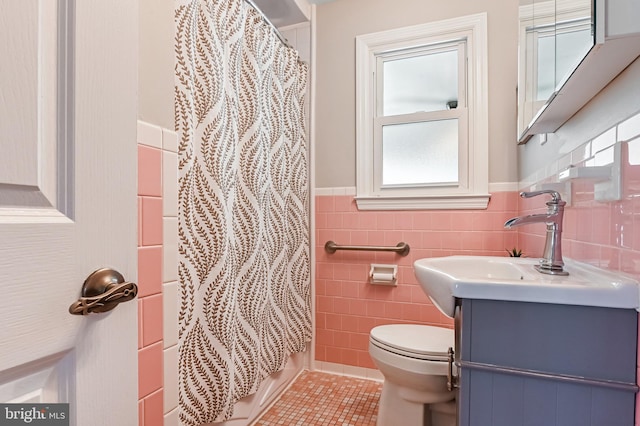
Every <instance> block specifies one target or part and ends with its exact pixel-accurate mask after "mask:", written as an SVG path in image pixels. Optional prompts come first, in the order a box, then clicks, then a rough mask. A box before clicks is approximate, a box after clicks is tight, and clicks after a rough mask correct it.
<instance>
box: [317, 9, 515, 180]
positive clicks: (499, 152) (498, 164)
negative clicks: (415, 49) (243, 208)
mask: <svg viewBox="0 0 640 426" xmlns="http://www.w3.org/2000/svg"><path fill="white" fill-rule="evenodd" d="M480 12H487V16H488V31H489V34H488V44H489V182H517V180H518V171H517V161H516V156H517V154H516V153H517V149H516V137H515V135H516V84H517V30H518V28H517V16H518V2H516V1H513V0H475V1H468V0H449V1H446V2H442V1H437V0H375V1H371V0H339V1H334V2H330V3H325V4H321V5H318V6H317V9H316V17H317V24H316V37H317V41H316V44H317V50H316V109H315V112H316V146H315V150H316V187H318V188H330V187H345V186H347V187H348V186H355V184H356V171H355V161H356V159H355V151H356V148H355V146H356V134H355V105H356V104H355V102H356V99H355V37H356V36H357V35H360V34H367V33H373V32H377V31H383V30H388V29H393V28H399V27H403V26H409V25H417V24H421V23H425V22H431V21H438V20H442V19H448V18H453V17H458V16H464V15H471V14H474V13H480Z"/></svg>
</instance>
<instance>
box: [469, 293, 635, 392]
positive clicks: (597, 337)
mask: <svg viewBox="0 0 640 426" xmlns="http://www.w3.org/2000/svg"><path fill="white" fill-rule="evenodd" d="M462 310H463V315H464V318H465V321H464V322H463V331H462V333H463V339H464V335H465V333H466V334H468V335H469V336H471V339H470V340H471V341H472V342H473V344H467V345H462V348H461V349H462V353H461V356H462V359H464V360H465V361H473V362H479V363H487V364H494V365H500V366H505V367H513V368H521V369H527V370H535V371H543V372H548V373H554V374H567V375H575V376H580V377H587V378H597V379H605V380H615V381H621V382H627V383H635V372H636V349H637V344H636V341H637V336H638V329H637V326H638V321H637V313H636V312H635V311H634V310H628V309H608V308H597V307H586V306H568V305H553V304H542V303H524V302H504V301H493V300H465V301H464V303H463V309H462ZM470 314H471V315H472V316H473V318H472V320H470V321H467V319H471V317H470ZM612 360H615V362H612Z"/></svg>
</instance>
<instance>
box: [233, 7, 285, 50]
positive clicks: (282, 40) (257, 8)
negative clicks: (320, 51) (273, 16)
mask: <svg viewBox="0 0 640 426" xmlns="http://www.w3.org/2000/svg"><path fill="white" fill-rule="evenodd" d="M244 1H246V2H247V3H249V6H251V7H253V8H254V9H255V11H256V12H258V14H259V15H260V16H261V17H262V19H263V20H264V21H265V22H266V23H267V24H268V25H269V26H270V27H271V28H272V29H273V31H274V32H275V33H276V35H277V36H278V38H279V39H280V41H281V42H282V44H284V45H285V46H287V47H292V46H291V45H290V44H289V42H288V41H287V39H286V38H284V37H283V36H282V34H280V30H278V28H276V26H275V25H273V22H271V20H270V19H269V18H268V17H267V15H265V14H264V12H263V11H262V10H261V9H260V8H259V7H258V5H257V4H255V3H254V2H253V0H244Z"/></svg>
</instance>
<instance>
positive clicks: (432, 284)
mask: <svg viewBox="0 0 640 426" xmlns="http://www.w3.org/2000/svg"><path fill="white" fill-rule="evenodd" d="M537 264H538V259H529V258H522V257H497V256H496V257H492V256H448V257H434V258H427V259H420V260H417V261H415V262H414V264H413V266H414V271H415V274H416V277H417V278H418V282H419V283H420V285H421V286H422V289H423V290H424V292H425V293H426V294H427V295H428V296H429V298H430V299H431V301H433V303H434V304H435V305H436V307H438V309H440V311H442V313H443V314H445V315H447V316H449V317H453V311H454V306H455V298H466V299H490V300H511V301H519V302H538V303H555V304H565V305H583V306H601V307H608V308H623V309H638V307H639V306H640V299H639V283H638V282H637V281H636V280H634V279H632V278H630V277H628V276H626V275H623V274H619V273H615V272H610V271H606V270H603V269H600V268H596V267H594V266H591V265H588V264H585V263H581V262H576V261H573V260H571V259H565V270H566V271H567V272H569V275H568V276H553V275H545V274H541V273H539V272H538V271H536V270H535V269H534V265H537Z"/></svg>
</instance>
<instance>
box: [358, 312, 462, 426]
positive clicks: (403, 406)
mask: <svg viewBox="0 0 640 426" xmlns="http://www.w3.org/2000/svg"><path fill="white" fill-rule="evenodd" d="M453 341H454V332H453V330H450V329H447V328H443V327H432V326H426V325H414V324H392V325H381V326H378V327H375V328H373V329H372V330H371V333H370V335H369V354H370V355H371V358H372V359H373V362H374V363H375V364H376V366H377V367H378V369H379V370H380V372H381V373H382V375H383V376H384V383H383V385H382V394H381V396H380V403H379V408H378V422H377V426H393V425H403V426H453V425H455V424H456V418H455V405H454V403H452V401H453V399H454V398H455V391H448V390H447V370H448V362H447V350H448V349H449V348H450V347H453ZM432 408H433V409H432Z"/></svg>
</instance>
